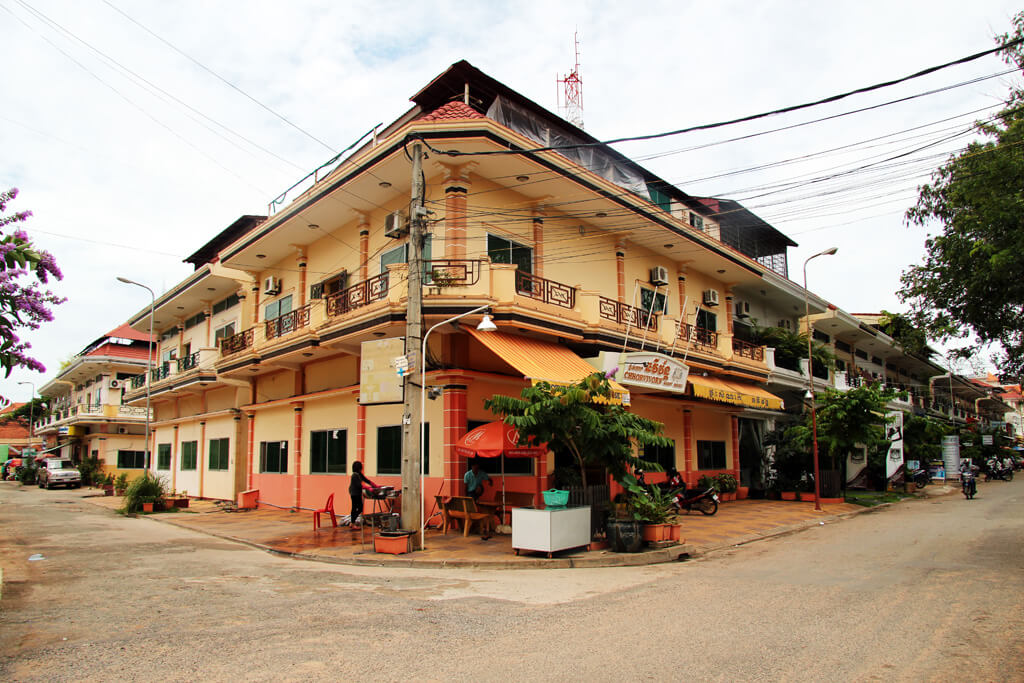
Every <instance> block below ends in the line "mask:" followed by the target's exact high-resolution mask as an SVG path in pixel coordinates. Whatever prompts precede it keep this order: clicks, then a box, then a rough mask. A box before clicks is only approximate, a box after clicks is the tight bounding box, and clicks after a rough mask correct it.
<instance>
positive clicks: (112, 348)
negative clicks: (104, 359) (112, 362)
mask: <svg viewBox="0 0 1024 683" xmlns="http://www.w3.org/2000/svg"><path fill="white" fill-rule="evenodd" d="M147 351H148V349H147V348H146V347H145V346H125V345H124V344H100V345H99V346H97V347H96V348H95V349H93V350H92V351H90V352H89V353H88V355H90V356H114V357H115V358H117V357H119V358H131V359H132V360H136V359H137V360H146V352H147ZM154 351H155V349H154ZM154 355H155V354H154Z"/></svg>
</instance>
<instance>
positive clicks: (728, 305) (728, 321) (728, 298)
mask: <svg viewBox="0 0 1024 683" xmlns="http://www.w3.org/2000/svg"><path fill="white" fill-rule="evenodd" d="M732 306H733V304H732V291H731V290H726V292H725V329H726V331H727V332H728V333H729V334H732Z"/></svg>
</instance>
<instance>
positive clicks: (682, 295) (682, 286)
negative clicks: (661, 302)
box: [676, 270, 690, 323]
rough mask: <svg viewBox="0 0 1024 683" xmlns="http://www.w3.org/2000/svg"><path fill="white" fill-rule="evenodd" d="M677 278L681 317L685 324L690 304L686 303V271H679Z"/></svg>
mask: <svg viewBox="0 0 1024 683" xmlns="http://www.w3.org/2000/svg"><path fill="white" fill-rule="evenodd" d="M676 277H677V278H678V280H679V317H680V318H682V320H683V322H684V323H685V322H686V309H685V308H684V305H685V306H686V308H689V306H690V305H689V303H687V302H686V271H685V270H677V271H676Z"/></svg>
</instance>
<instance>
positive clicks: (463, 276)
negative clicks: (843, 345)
mask: <svg viewBox="0 0 1024 683" xmlns="http://www.w3.org/2000/svg"><path fill="white" fill-rule="evenodd" d="M407 283H408V267H407V265H406V264H404V263H401V264H392V265H390V266H389V267H388V270H387V271H386V272H385V273H381V274H379V275H376V276H374V277H371V278H368V279H366V280H362V281H360V282H357V283H355V284H353V285H350V286H348V287H346V288H344V289H341V290H338V291H335V292H331V293H322V295H321V296H317V297H316V298H312V299H311V300H310V301H309V302H308V303H305V304H304V305H303V306H301V307H299V308H297V309H295V310H292V311H289V312H288V313H286V314H284V315H281V316H279V317H276V318H273V319H271V320H264V321H259V322H258V323H256V324H254V325H252V326H250V327H249V328H247V329H245V330H243V331H241V332H239V333H237V334H235V335H232V336H230V337H226V338H224V339H222V340H221V341H220V348H219V354H218V360H217V361H216V368H217V370H218V371H219V372H220V373H222V374H223V373H228V374H235V373H237V374H243V373H244V374H246V375H249V376H251V374H250V373H254V372H261V371H263V370H269V369H272V368H275V367H281V366H288V365H289V364H291V363H295V362H303V361H306V360H310V359H311V358H314V357H316V356H319V355H322V354H325V353H330V352H332V351H333V352H336V350H337V349H342V350H345V351H348V352H351V353H357V352H358V346H359V343H360V342H362V341H367V340H370V339H374V338H377V337H385V336H387V337H392V336H400V335H401V334H403V333H404V326H405V310H406V306H407V303H408V285H407ZM314 294H320V293H319V292H315V291H314ZM484 304H487V305H490V306H491V312H492V314H494V315H495V316H496V319H497V320H498V321H499V322H500V321H502V320H504V321H507V322H510V323H512V324H513V325H515V326H517V327H521V328H526V329H533V330H536V331H539V332H545V333H553V334H556V335H559V336H563V337H566V338H572V339H575V340H577V341H586V340H588V339H590V340H594V341H605V340H606V341H613V340H614V343H618V344H621V343H622V340H623V337H628V338H629V339H630V340H631V341H632V342H634V343H636V344H643V345H645V346H646V347H653V348H656V349H658V350H661V351H662V352H669V351H672V350H674V351H676V352H678V353H683V352H687V353H688V355H689V356H690V357H691V358H693V359H694V360H697V361H699V360H701V359H707V360H710V361H713V362H714V363H715V364H716V365H718V366H720V365H722V364H723V363H727V362H728V363H735V364H737V365H739V366H743V367H746V368H748V369H750V370H752V371H754V372H759V373H761V374H764V373H765V372H766V365H765V350H764V347H761V346H755V345H752V344H747V343H745V342H742V341H741V340H738V339H734V338H733V336H732V335H731V334H728V333H726V332H723V331H718V330H706V329H702V328H701V327H698V326H695V325H690V324H683V325H680V324H679V322H678V320H677V319H676V318H673V317H671V316H666V315H664V314H661V313H652V312H649V311H644V310H643V309H641V308H638V307H636V306H631V305H629V304H627V303H623V302H620V301H617V300H615V299H612V298H609V297H607V296H605V295H604V294H602V293H601V292H598V291H593V290H587V289H584V288H583V287H582V286H581V285H580V284H578V283H567V282H560V281H558V280H554V279H551V278H547V277H543V276H541V275H539V274H535V273H527V272H523V271H520V270H519V269H518V268H517V267H516V266H515V265H511V264H504V263H492V262H491V261H490V260H488V259H433V260H429V261H426V262H425V266H424V289H423V309H424V315H425V316H427V319H428V320H429V319H430V317H431V316H432V314H433V312H437V314H441V313H444V314H446V315H448V314H450V313H451V312H454V311H457V310H462V309H464V308H466V307H468V306H479V305H484ZM259 366H263V367H259Z"/></svg>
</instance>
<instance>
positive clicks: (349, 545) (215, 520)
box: [84, 496, 871, 569]
mask: <svg viewBox="0 0 1024 683" xmlns="http://www.w3.org/2000/svg"><path fill="white" fill-rule="evenodd" d="M84 500H85V501H86V502H89V503H92V504H93V505H97V506H100V507H104V508H107V509H110V510H116V509H117V508H118V507H120V506H121V499H120V498H119V497H103V496H92V497H86V498H85V499H84ZM822 508H823V510H822V511H821V512H815V510H814V503H803V502H792V501H771V500H742V501H735V502H730V503H726V504H724V505H721V506H720V507H719V508H718V514H716V515H714V516H711V517H706V516H704V515H701V514H699V513H692V514H690V515H684V516H683V517H681V518H680V519H681V521H682V524H683V529H682V536H683V541H684V542H683V543H682V544H681V545H678V546H673V547H671V548H663V549H658V550H648V551H645V552H640V553H615V552H612V551H610V550H593V551H563V552H560V553H556V554H555V556H554V557H553V558H551V559H548V558H547V557H546V556H544V555H543V554H540V553H529V552H524V553H523V554H522V555H516V554H515V553H514V551H513V550H512V537H511V536H508V535H495V536H493V537H492V538H490V539H488V540H486V541H485V540H483V539H481V538H480V537H479V536H476V535H470V536H468V537H463V536H462V535H461V533H459V532H449V533H448V534H447V535H444V534H442V533H441V532H440V531H436V530H428V531H427V535H426V549H425V550H423V551H419V550H417V551H416V552H413V553H411V554H407V555H386V554H378V553H375V552H374V551H373V539H372V533H371V530H370V529H368V528H367V529H365V530H364V534H365V545H361V544H360V534H359V531H352V530H351V529H349V528H348V527H338V528H332V527H331V526H330V519H329V518H328V520H327V527H326V528H324V527H321V529H320V530H319V531H313V520H312V513H310V512H307V511H298V512H289V511H288V510H276V509H262V510H250V511H247V512H224V511H223V510H222V509H221V508H220V507H219V506H218V505H216V504H215V503H213V502H211V501H198V500H192V501H191V502H190V507H189V508H188V509H187V510H183V511H181V512H176V513H157V514H152V515H144V517H145V518H146V519H148V520H153V521H158V522H162V523H165V524H173V525H175V526H179V527H182V528H185V529H191V530H193V531H198V532H201V533H205V534H210V535H212V536H217V537H219V538H224V539H227V540H231V541H236V542H239V543H244V544H246V545H250V546H252V547H255V548H260V549H263V550H268V551H271V552H275V553H281V554H285V555H289V556H292V557H296V558H299V559H306V560H315V561H320V562H333V563H338V564H356V565H374V566H393V567H478V568H487V569H536V568H552V569H554V568H563V569H564V568H570V567H623V566H638V565H647V564H658V563H663V562H673V561H676V560H679V559H680V558H685V557H695V556H699V555H704V554H707V553H709V552H712V551H714V550H718V549H721V548H726V547H730V546H735V545H741V544H744V543H750V542H752V541H756V540H759V539H763V538H770V537H772V536H778V535H781V534H786V533H791V532H793V531H797V530H799V529H804V528H807V527H811V526H817V525H818V524H819V523H820V522H826V523H827V522H831V521H836V520H838V519H841V518H844V517H848V516H850V515H854V514H857V513H860V512H865V511H867V510H869V509H871V508H864V507H861V506H859V505H853V504H848V503H843V504H840V505H823V506H822ZM140 516H141V515H140Z"/></svg>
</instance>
